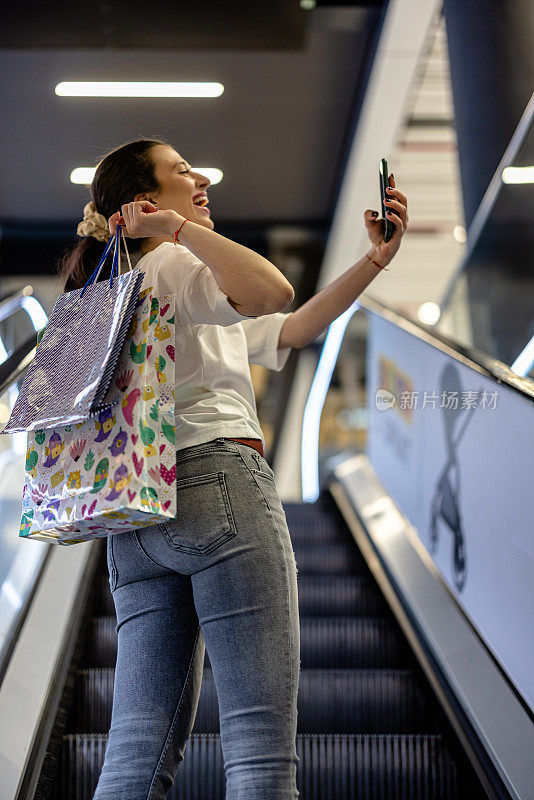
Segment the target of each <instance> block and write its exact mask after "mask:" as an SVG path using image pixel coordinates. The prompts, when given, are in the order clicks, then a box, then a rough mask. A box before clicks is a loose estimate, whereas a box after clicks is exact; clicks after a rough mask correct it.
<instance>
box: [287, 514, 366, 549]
mask: <svg viewBox="0 0 534 800" xmlns="http://www.w3.org/2000/svg"><path fill="white" fill-rule="evenodd" d="M286 519H287V515H286ZM287 526H288V528H289V533H290V535H291V540H292V541H293V542H294V543H299V542H343V541H352V537H351V535H350V533H349V531H348V529H347V525H346V523H343V524H341V523H339V522H337V523H336V522H334V521H333V520H332V519H330V517H322V516H318V517H316V518H312V519H293V520H289V519H288V521H287Z"/></svg>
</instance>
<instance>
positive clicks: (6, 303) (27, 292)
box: [0, 286, 33, 322]
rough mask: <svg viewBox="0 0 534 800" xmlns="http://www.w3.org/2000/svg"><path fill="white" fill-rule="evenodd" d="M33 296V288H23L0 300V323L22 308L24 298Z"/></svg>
mask: <svg viewBox="0 0 534 800" xmlns="http://www.w3.org/2000/svg"><path fill="white" fill-rule="evenodd" d="M32 295H33V287H31V286H24V287H23V288H22V289H19V290H18V291H16V292H12V293H11V294H8V295H6V296H5V297H3V298H2V299H1V300H0V322H2V321H3V320H5V319H7V318H8V317H10V316H11V315H12V314H14V313H15V312H16V311H18V310H19V308H23V300H24V298H25V297H31V296H32Z"/></svg>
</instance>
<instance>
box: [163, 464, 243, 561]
mask: <svg viewBox="0 0 534 800" xmlns="http://www.w3.org/2000/svg"><path fill="white" fill-rule="evenodd" d="M176 494H177V511H176V519H175V520H171V521H169V522H162V523H160V524H159V525H158V528H159V529H160V530H161V532H162V533H163V535H164V536H165V539H166V540H167V543H168V544H169V546H170V547H172V548H173V549H175V550H182V551H183V552H186V553H198V554H200V555H204V554H206V553H211V552H212V551H213V550H216V549H217V548H218V547H220V546H221V545H222V544H224V542H226V541H228V539H231V538H232V536H235V535H236V533H237V531H236V526H235V521H234V517H233V515H232V509H231V506H230V500H229V498H228V488H227V485H226V477H225V473H224V472H210V473H208V474H206V475H195V476H193V477H189V478H179V479H177V481H176Z"/></svg>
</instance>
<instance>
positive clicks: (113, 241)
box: [80, 225, 132, 298]
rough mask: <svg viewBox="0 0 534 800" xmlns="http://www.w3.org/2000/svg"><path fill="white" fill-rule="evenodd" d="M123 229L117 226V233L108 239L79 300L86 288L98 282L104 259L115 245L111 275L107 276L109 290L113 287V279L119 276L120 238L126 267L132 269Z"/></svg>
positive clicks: (121, 226)
mask: <svg viewBox="0 0 534 800" xmlns="http://www.w3.org/2000/svg"><path fill="white" fill-rule="evenodd" d="M123 227H125V226H124V225H117V231H116V233H115V236H111V237H110V239H109V241H108V243H107V245H106V248H105V250H104V252H103V254H102V258H101V259H100V262H99V264H98V266H97V267H96V269H95V271H94V272H93V274H92V275H91V277H90V278H89V280H88V281H87V283H86V284H85V286H84V287H83V289H82V293H81V295H80V298H81V297H83V293H84V292H85V290H86V289H87V287H88V286H91V285H92V284H93V283H96V281H97V280H98V276H99V275H100V272H101V270H102V267H103V266H104V262H105V260H106V258H107V257H108V255H109V252H110V250H111V248H112V247H113V245H115V250H114V253H113V261H112V265H111V274H110V276H109V288H110V289H111V287H112V286H113V279H114V278H115V277H117V276H118V275H120V258H121V255H120V242H121V237H122V242H123V244H124V249H125V250H126V258H127V259H128V266H129V268H130V270H131V269H132V262H131V261H130V254H129V252H128V247H127V245H126V238H125V236H124V234H123V233H122V230H121V229H122V228H123Z"/></svg>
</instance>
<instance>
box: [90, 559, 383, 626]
mask: <svg viewBox="0 0 534 800" xmlns="http://www.w3.org/2000/svg"><path fill="white" fill-rule="evenodd" d="M100 581H101V591H100V592H99V606H98V609H97V613H99V614H111V615H114V614H115V606H114V603H113V596H112V594H111V591H110V588H109V576H108V574H107V570H106V572H105V573H104V574H102V575H101V576H100ZM298 593H299V614H300V616H301V617H312V616H321V617H323V616H324V617H330V616H332V617H335V616H351V615H353V616H359V617H378V616H390V614H391V612H390V609H389V606H388V604H387V603H386V601H385V599H384V596H383V595H382V594H381V593H380V591H379V589H378V588H377V586H376V583H374V581H373V580H372V579H371V578H370V577H368V576H367V575H335V576H333V575H313V574H312V575H303V574H302V573H301V572H299V575H298Z"/></svg>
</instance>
